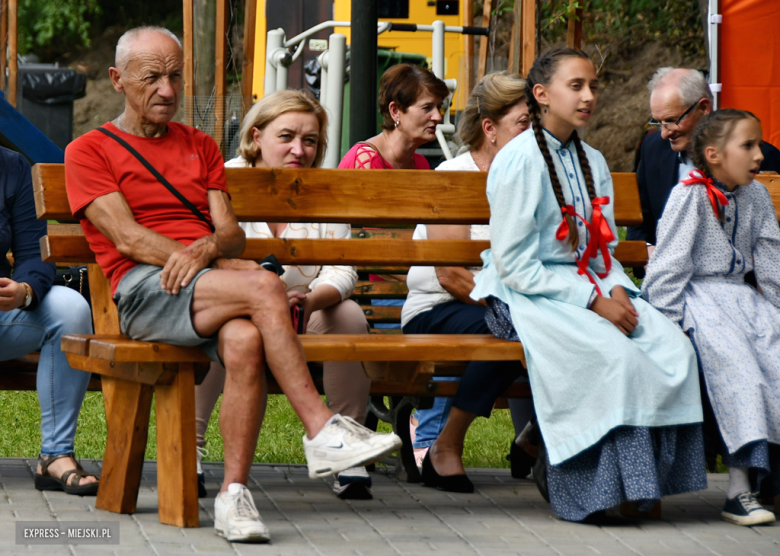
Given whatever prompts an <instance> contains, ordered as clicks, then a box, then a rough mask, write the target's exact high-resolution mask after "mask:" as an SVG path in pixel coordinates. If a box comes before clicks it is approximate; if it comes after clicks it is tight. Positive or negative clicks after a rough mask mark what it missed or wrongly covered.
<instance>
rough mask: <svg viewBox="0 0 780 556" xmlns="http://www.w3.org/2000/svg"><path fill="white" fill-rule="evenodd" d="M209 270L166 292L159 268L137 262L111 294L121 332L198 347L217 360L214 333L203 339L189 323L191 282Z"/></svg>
mask: <svg viewBox="0 0 780 556" xmlns="http://www.w3.org/2000/svg"><path fill="white" fill-rule="evenodd" d="M209 270H210V269H208V268H204V269H203V270H201V271H200V272H198V274H197V275H196V276H195V278H193V279H192V281H191V282H190V283H189V284H188V285H187V287H185V288H181V290H179V293H178V294H176V295H170V294H168V293H166V291H165V290H164V289H163V288H162V286H161V285H160V273H161V272H162V267H160V266H153V265H148V264H139V265H138V266H136V267H134V268H132V269H130V271H128V273H127V274H125V275H124V276H123V277H122V279H121V280H120V281H119V286H117V288H116V293H115V294H114V302H115V303H116V305H117V309H118V311H119V323H120V327H121V330H122V334H125V335H127V336H128V337H130V338H132V339H133V340H140V341H144V342H164V343H166V344H173V345H176V346H200V347H201V348H202V349H203V351H204V352H205V353H206V355H208V357H209V358H210V359H211V360H212V361H217V362H219V353H218V340H217V335H216V334H215V335H214V336H212V337H210V338H204V337H203V336H200V335H198V333H197V332H196V331H195V327H194V326H193V325H192V311H191V307H192V297H193V295H194V293H195V282H197V281H198V279H200V277H201V276H203V275H204V274H205V273H206V272H208V271H209Z"/></svg>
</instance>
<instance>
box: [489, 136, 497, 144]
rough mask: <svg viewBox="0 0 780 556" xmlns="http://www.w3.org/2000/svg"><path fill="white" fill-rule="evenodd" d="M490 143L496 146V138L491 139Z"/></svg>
mask: <svg viewBox="0 0 780 556" xmlns="http://www.w3.org/2000/svg"><path fill="white" fill-rule="evenodd" d="M490 142H491V143H493V144H494V145H495V144H496V138H495V137H493V139H491V140H490Z"/></svg>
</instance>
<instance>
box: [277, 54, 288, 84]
mask: <svg viewBox="0 0 780 556" xmlns="http://www.w3.org/2000/svg"><path fill="white" fill-rule="evenodd" d="M287 55H288V54H286V53H285V52H283V51H281V50H277V51H276V53H275V55H274V62H275V63H276V90H277V91H285V90H287V64H286V63H285V60H284V58H285V57H286V56H287Z"/></svg>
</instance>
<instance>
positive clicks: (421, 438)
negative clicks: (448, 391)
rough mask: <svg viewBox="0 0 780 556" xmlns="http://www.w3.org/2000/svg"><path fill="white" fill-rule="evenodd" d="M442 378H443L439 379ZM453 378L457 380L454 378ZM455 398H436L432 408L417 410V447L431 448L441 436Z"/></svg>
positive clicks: (415, 445) (415, 438)
mask: <svg viewBox="0 0 780 556" xmlns="http://www.w3.org/2000/svg"><path fill="white" fill-rule="evenodd" d="M439 380H442V379H439ZM452 380H457V378H453V379H452ZM454 400H455V398H442V397H439V398H434V399H433V407H431V408H430V409H418V410H417V411H416V412H415V414H414V415H415V417H417V423H418V424H417V429H416V430H415V433H414V434H415V436H414V444H413V446H414V447H415V448H429V447H430V446H432V445H433V443H434V442H436V439H437V438H439V434H441V431H442V429H443V428H444V424H445V423H446V422H447V418H448V417H449V416H450V409H451V408H452V402H453V401H454Z"/></svg>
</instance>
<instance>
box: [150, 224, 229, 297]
mask: <svg viewBox="0 0 780 556" xmlns="http://www.w3.org/2000/svg"><path fill="white" fill-rule="evenodd" d="M216 253H217V245H216V242H215V240H214V236H205V237H202V238H200V239H199V240H197V241H194V242H192V244H190V245H189V246H188V247H185V248H184V249H180V250H178V251H174V252H173V253H171V256H170V257H168V262H166V263H165V266H164V267H163V270H162V273H161V274H160V282H161V285H162V288H163V289H164V290H165V291H166V292H168V293H169V294H173V295H176V294H178V293H179V290H180V289H181V288H183V287H186V286H187V284H189V283H190V281H192V279H193V278H194V277H195V275H196V274H197V273H198V272H200V271H201V270H203V269H204V268H206V267H207V266H209V264H211V261H212V260H214V258H215V255H216Z"/></svg>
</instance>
